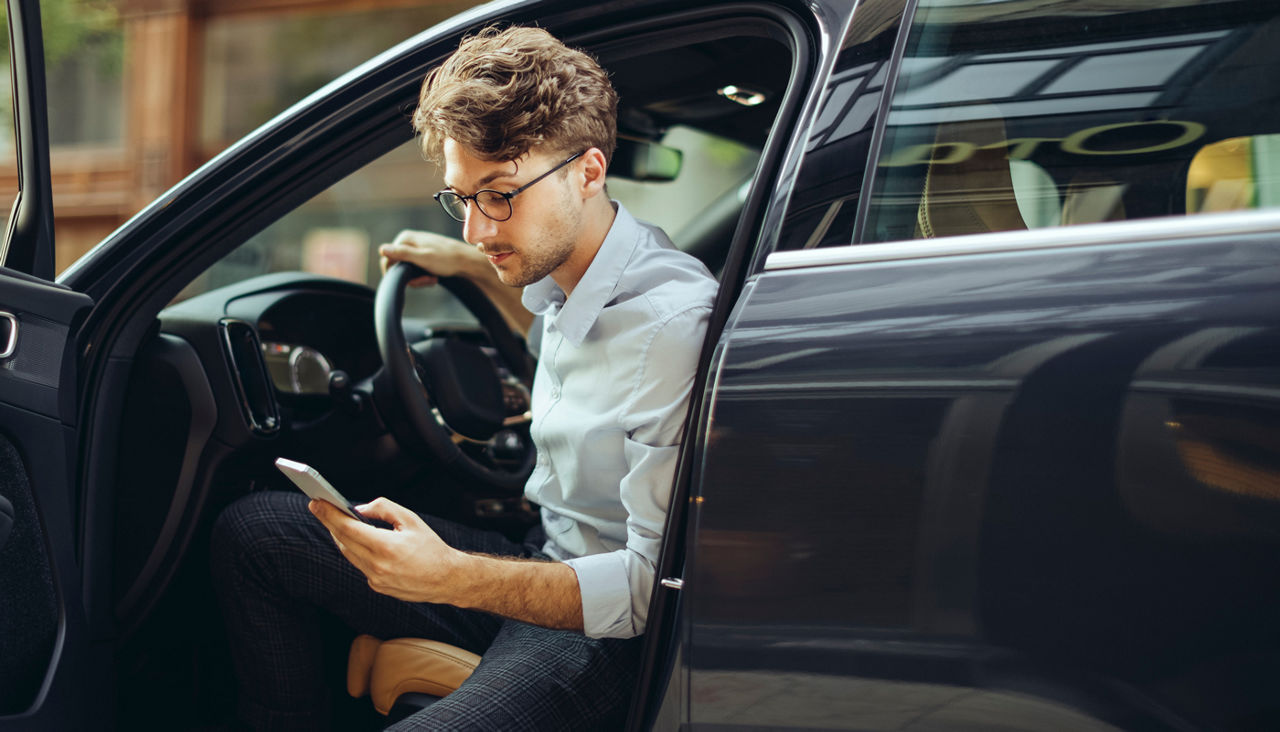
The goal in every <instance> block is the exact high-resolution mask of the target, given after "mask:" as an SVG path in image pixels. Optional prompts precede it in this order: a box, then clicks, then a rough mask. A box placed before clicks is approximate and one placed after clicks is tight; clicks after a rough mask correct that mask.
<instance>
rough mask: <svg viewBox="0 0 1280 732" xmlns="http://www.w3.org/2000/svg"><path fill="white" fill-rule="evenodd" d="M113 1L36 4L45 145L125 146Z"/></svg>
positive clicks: (119, 34) (120, 50)
mask: <svg viewBox="0 0 1280 732" xmlns="http://www.w3.org/2000/svg"><path fill="white" fill-rule="evenodd" d="M117 6H118V2H117V1H116V0H41V3H40V24H41V28H42V30H43V34H44V57H45V76H46V79H45V82H46V87H47V89H48V94H49V144H50V145H52V146H53V147H72V146H114V147H118V146H120V145H121V144H122V143H123V140H124V30H123V26H122V25H121V23H120V15H119V12H118V9H117Z"/></svg>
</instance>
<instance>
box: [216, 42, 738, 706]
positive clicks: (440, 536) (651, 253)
mask: <svg viewBox="0 0 1280 732" xmlns="http://www.w3.org/2000/svg"><path fill="white" fill-rule="evenodd" d="M616 110H617V94H616V93H615V91H614V90H613V88H612V86H611V85H610V82H609V79H608V76H607V74H606V73H605V71H604V70H603V69H601V68H600V66H599V65H598V64H597V63H596V62H595V61H594V60H593V59H592V58H590V57H589V56H587V55H586V54H584V53H582V52H579V51H576V50H571V49H569V48H567V47H565V46H564V45H563V44H562V43H560V42H559V41H558V40H556V39H555V38H553V37H551V36H550V35H549V34H547V33H546V32H545V31H542V30H539V29H534V28H510V29H507V30H505V31H502V32H499V31H497V30H495V29H489V30H486V31H484V32H481V33H480V34H478V35H476V36H473V37H470V38H468V39H466V40H464V41H463V42H462V44H461V45H460V46H459V48H458V50H457V51H456V52H455V53H454V54H453V55H452V56H450V57H449V58H448V59H447V60H446V61H445V62H444V63H443V65H441V66H440V67H439V68H437V69H435V70H433V71H432V72H431V73H430V74H429V75H428V76H427V78H426V80H425V81H424V83H423V87H422V94H421V97H420V99H419V104H418V108H417V110H416V112H415V114H414V120H413V123H414V128H415V129H416V130H417V131H418V132H419V133H420V134H421V135H422V145H423V149H424V151H425V153H426V154H427V156H428V157H429V158H431V159H432V160H433V161H435V162H437V163H440V162H442V163H443V168H444V179H445V182H446V185H447V186H448V187H447V189H446V190H444V191H441V192H440V193H438V194H437V195H436V199H437V200H438V201H439V202H440V203H441V205H442V206H443V207H444V209H445V211H447V212H448V213H449V214H450V215H451V216H453V217H454V218H456V219H458V220H460V221H462V222H463V237H464V238H465V239H466V242H467V243H468V244H470V245H472V246H468V245H467V244H464V243H462V242H458V241H455V240H451V239H446V238H444V237H440V236H436V235H432V234H427V233H421V232H405V233H403V234H401V235H400V236H399V237H398V238H397V240H396V242H395V243H394V244H392V245H389V246H386V247H383V249H382V254H383V257H384V265H385V264H386V263H388V262H395V261H409V262H413V263H416V264H418V265H421V266H422V267H424V268H425V269H427V270H428V271H430V272H432V273H433V274H434V275H438V276H449V275H461V276H464V277H467V278H468V279H471V280H472V281H475V282H476V283H477V284H479V285H480V286H481V288H482V289H483V290H485V291H486V292H487V293H489V294H490V296H491V297H492V298H493V299H494V300H495V302H497V304H498V305H499V307H500V308H501V309H502V310H503V311H504V313H505V314H506V315H507V317H508V320H509V321H512V322H518V323H522V324H526V325H527V324H528V323H529V322H530V321H531V320H532V316H531V315H530V313H534V314H537V315H539V316H541V323H540V326H539V327H535V328H534V330H533V332H532V333H531V334H530V335H531V338H530V342H531V344H533V345H534V350H535V352H536V353H537V354H538V356H539V361H538V368H537V374H536V377H535V379H534V388H533V423H532V436H533V439H534V443H535V445H536V447H537V452H538V460H537V466H536V468H535V469H534V472H533V474H532V476H531V477H530V478H529V480H528V483H527V485H526V488H525V494H526V495H527V497H528V498H529V499H530V500H531V501H532V502H534V503H536V504H537V505H539V506H540V507H541V517H542V521H541V525H540V526H538V527H536V528H535V529H534V531H533V532H531V534H530V535H529V536H528V537H526V539H525V541H524V542H523V543H517V542H512V541H510V540H508V539H507V538H506V537H504V536H502V535H500V534H498V533H495V532H485V531H480V530H477V529H473V528H468V527H464V526H460V525H457V524H453V523H450V522H448V521H444V520H442V519H439V518H435V517H429V516H419V515H418V514H416V513H414V512H412V511H410V510H408V509H406V508H404V507H402V506H399V505H397V504H395V503H393V502H391V501H389V500H387V499H385V498H379V499H377V500H375V501H373V502H371V503H369V504H367V505H365V506H362V507H360V510H361V511H362V512H363V513H364V514H366V515H367V516H369V517H372V518H375V519H380V520H382V521H385V522H387V523H388V524H390V526H391V529H390V530H387V529H384V528H376V527H373V526H370V525H367V524H362V523H360V522H358V521H355V520H354V519H351V518H349V517H347V516H346V515H345V514H343V513H342V512H340V511H339V510H338V509H336V508H335V507H333V506H331V505H329V504H326V503H324V502H319V501H317V502H312V503H310V504H309V505H308V504H307V501H306V498H305V497H304V496H303V495H301V494H299V493H291V492H277V491H268V492H262V493H255V494H253V495H250V496H247V497H245V498H243V499H241V500H240V501H238V502H237V503H236V504H234V505H233V506H231V507H230V508H229V509H228V510H227V511H226V512H225V513H224V514H223V516H222V517H221V518H220V520H219V522H218V525H217V527H216V528H215V532H214V539H213V541H214V559H213V562H214V578H215V582H216V584H217V589H218V593H219V598H220V602H221V605H222V608H223V612H224V615H225V617H226V621H227V624H228V627H229V633H230V637H231V642H232V646H233V657H234V659H235V664H236V670H237V674H238V677H239V682H240V685H239V688H240V709H239V713H240V716H241V718H242V719H243V720H244V721H246V722H247V723H249V724H250V725H251V726H254V727H256V728H263V729H265V728H270V729H308V730H313V729H320V728H324V727H326V726H327V725H328V724H329V711H328V706H327V702H326V699H327V695H328V688H327V687H328V686H329V685H330V684H329V682H327V681H326V679H325V678H324V677H323V674H322V672H321V669H322V668H323V663H322V659H321V656H322V647H321V646H322V643H321V633H320V631H319V628H320V626H321V624H322V623H324V622H327V620H328V619H329V618H331V617H334V616H336V617H337V618H338V619H339V620H341V621H342V622H343V623H345V624H346V625H347V626H349V627H350V628H351V629H352V630H354V631H357V632H360V633H368V634H371V635H374V636H377V637H379V638H384V639H386V638H395V637H404V636H413V637H424V638H431V639H435V640H440V641H443V642H446V643H450V644H453V645H456V646H459V647H462V648H464V649H467V650H470V651H473V652H475V653H478V654H481V655H482V656H483V660H482V661H481V663H480V665H479V666H478V667H477V668H476V670H475V672H474V673H473V674H472V675H471V677H470V678H469V679H468V680H467V681H466V682H465V683H464V684H462V686H461V687H460V688H458V689H457V691H455V692H453V693H452V694H450V695H449V696H448V697H447V698H445V699H443V700H441V701H439V702H437V703H435V704H433V705H431V706H429V707H427V708H425V709H424V710H422V711H420V712H418V713H416V714H414V715H412V716H410V717H408V718H407V719H405V720H404V721H402V722H401V723H399V724H397V725H396V729H407V728H423V729H458V728H468V729H470V728H475V729H502V730H516V729H556V730H564V729H578V728H591V729H596V728H602V727H603V728H613V727H617V726H619V725H620V724H621V722H622V721H623V719H624V718H625V715H626V711H627V703H628V697H629V695H630V691H631V688H632V685H633V682H634V679H635V674H636V672H637V665H638V660H639V650H640V646H639V638H638V636H639V635H640V634H641V633H642V632H643V631H644V627H645V619H646V618H645V616H646V612H647V609H648V603H649V595H650V590H651V588H652V586H653V580H654V570H655V564H656V561H657V558H658V552H659V548H660V545H661V539H662V536H661V533H662V528H663V524H664V520H665V516H666V511H667V504H668V501H669V497H670V490H671V486H672V480H673V476H674V469H675V463H676V454H677V452H678V449H679V442H680V439H681V432H682V429H683V422H684V417H685V412H686V410H687V404H688V398H689V391H690V387H691V384H692V380H693V375H694V371H695V369H696V365H697V359H698V353H699V350H700V348H701V344H702V340H703V335H704V333H705V330H706V324H707V318H708V316H709V314H710V308H711V302H712V298H713V296H714V293H715V288H716V285H715V281H714V280H713V279H712V277H711V276H710V274H709V273H708V272H707V270H706V268H705V267H703V266H702V265H701V264H700V263H699V262H698V261H697V260H695V259H693V258H692V257H689V256H687V255H685V254H682V253H680V252H679V251H677V250H675V249H674V248H673V247H672V245H671V243H670V241H669V240H668V239H667V237H666V236H665V235H664V234H663V233H662V232H661V231H659V230H657V229H655V228H652V227H650V226H647V225H645V224H642V223H639V222H637V221H636V220H635V219H634V218H632V216H631V214H629V213H628V212H627V210H626V209H625V208H623V207H622V206H621V205H619V204H618V203H616V202H613V201H611V200H610V199H609V198H608V194H607V192H606V190H605V171H606V169H607V167H608V164H609V159H610V156H611V155H612V154H613V150H614V146H615V133H616ZM426 279H427V280H430V279H431V278H426ZM419 284H422V282H419ZM521 287H523V288H524V290H523V293H522V294H521V292H520V290H519V289H517V288H521ZM521 305H523V307H521ZM308 508H309V509H310V512H311V513H314V515H315V518H319V521H316V520H315V518H313V517H312V516H310V515H307V509H308Z"/></svg>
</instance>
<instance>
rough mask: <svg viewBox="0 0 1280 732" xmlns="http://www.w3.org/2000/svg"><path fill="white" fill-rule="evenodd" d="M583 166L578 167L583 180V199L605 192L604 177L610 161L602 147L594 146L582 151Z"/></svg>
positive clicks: (581, 163) (581, 161)
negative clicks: (606, 159) (605, 156)
mask: <svg viewBox="0 0 1280 732" xmlns="http://www.w3.org/2000/svg"><path fill="white" fill-rule="evenodd" d="M579 161H580V165H581V167H580V168H578V170H579V171H580V175H581V176H582V177H581V178H580V180H581V181H582V188H581V191H582V199H583V200H584V201H585V200H586V199H588V198H594V197H595V196H597V195H600V194H601V193H603V192H604V179H605V174H606V173H607V171H608V166H609V164H608V162H606V161H605V159H604V153H603V152H601V151H600V148H598V147H593V148H590V149H588V150H587V151H586V152H584V153H582V157H581V158H579Z"/></svg>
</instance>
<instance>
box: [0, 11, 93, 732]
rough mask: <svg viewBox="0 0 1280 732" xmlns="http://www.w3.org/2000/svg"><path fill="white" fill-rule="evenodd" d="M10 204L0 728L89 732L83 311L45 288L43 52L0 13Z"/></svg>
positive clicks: (0, 508)
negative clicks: (81, 421)
mask: <svg viewBox="0 0 1280 732" xmlns="http://www.w3.org/2000/svg"><path fill="white" fill-rule="evenodd" d="M8 18H9V23H10V28H9V33H10V39H11V42H10V54H11V55H10V65H11V69H12V81H13V103H14V110H15V113H14V117H15V119H14V127H15V130H16V133H17V134H16V137H17V150H18V170H19V180H20V191H19V192H18V195H17V200H16V201H15V202H14V205H13V208H12V212H11V214H10V217H9V222H8V226H7V228H6V231H5V238H4V242H3V248H2V249H0V258H2V259H3V267H2V268H0V729H4V730H22V729H50V728H58V729H71V728H86V729H87V728H90V727H93V726H95V722H94V721H93V720H95V719H98V718H100V715H101V714H102V713H103V712H104V711H105V710H106V709H107V708H108V707H107V704H106V702H105V701H103V698H104V697H105V696H106V694H105V692H106V691H107V690H108V689H109V688H110V677H109V675H106V674H105V673H96V671H103V672H108V671H109V666H107V665H106V664H104V663H98V662H95V653H96V654H97V660H98V661H102V660H104V659H105V658H107V655H106V654H105V652H104V651H103V650H101V649H99V650H96V651H95V650H94V648H93V643H92V641H91V637H90V632H89V629H88V624H87V622H86V614H85V611H84V605H83V603H82V600H81V598H82V593H81V577H80V571H79V562H78V561H77V558H76V524H75V521H74V520H73V517H74V516H75V507H74V505H73V496H74V494H75V491H74V486H75V481H76V473H77V471H76V456H77V454H78V449H79V441H78V439H77V430H76V424H77V416H78V415H77V410H78V406H79V398H78V394H77V391H76V368H75V365H76V350H75V340H74V336H75V329H74V326H75V323H76V320H77V318H78V317H80V315H81V314H82V313H83V312H84V311H85V310H86V309H87V308H88V307H89V306H90V305H91V304H92V301H91V300H90V298H88V297H86V296H85V295H83V294H80V293H77V292H74V291H72V290H70V289H68V288H66V287H62V286H59V285H57V284H55V283H54V282H53V281H52V280H53V274H54V272H53V264H54V255H53V252H54V246H53V244H54V242H53V209H52V200H51V193H50V179H49V150H48V135H47V126H46V113H45V87H44V69H43V43H42V39H41V36H40V17H39V6H38V4H37V2H35V0H9V2H8Z"/></svg>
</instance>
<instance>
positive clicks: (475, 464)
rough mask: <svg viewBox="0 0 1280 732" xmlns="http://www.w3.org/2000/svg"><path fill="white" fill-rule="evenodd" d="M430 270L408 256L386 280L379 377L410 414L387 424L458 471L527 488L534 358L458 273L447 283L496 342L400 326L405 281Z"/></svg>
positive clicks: (394, 402) (378, 322)
mask: <svg viewBox="0 0 1280 732" xmlns="http://www.w3.org/2000/svg"><path fill="white" fill-rule="evenodd" d="M423 274H425V272H424V271H423V270H422V269H420V268H418V267H416V266H414V265H411V264H409V263H407V262H401V263H398V264H396V265H394V266H393V267H391V268H390V269H389V270H388V271H387V275H386V276H385V277H384V278H383V280H382V282H381V284H379V286H378V293H377V299H376V300H375V304H374V311H375V313H374V317H375V327H376V330H377V335H378V348H379V351H380V353H381V355H382V358H383V370H384V375H385V378H382V379H379V383H380V384H383V385H384V386H383V391H384V392H387V393H384V394H382V395H381V396H382V397H383V398H381V399H379V403H380V405H384V406H386V407H388V408H390V409H392V410H393V411H395V412H397V413H398V415H397V416H399V417H402V418H403V419H390V420H388V424H389V425H390V426H391V429H392V433H393V434H394V435H395V437H396V439H397V441H399V442H400V443H401V444H402V445H403V446H404V447H406V449H411V450H417V451H419V452H423V453H425V454H426V455H429V456H432V457H434V458H436V459H437V460H438V461H440V462H441V463H442V464H443V465H444V466H445V467H446V468H448V469H449V470H451V471H453V472H454V473H455V474H456V475H458V476H459V477H462V478H468V479H472V480H478V481H483V482H485V483H489V484H491V485H493V486H496V487H500V488H504V489H509V490H513V491H515V490H519V489H521V488H523V487H524V482H525V480H527V479H528V477H529V474H530V473H531V472H532V470H533V465H534V462H535V455H534V447H533V441H532V439H530V437H529V434H528V425H529V423H530V422H531V421H532V414H531V404H532V401H531V398H530V393H529V387H528V386H527V385H528V384H529V383H531V382H532V379H533V362H532V358H531V357H530V356H529V354H528V352H527V351H526V350H525V348H524V344H523V341H522V340H521V339H520V338H519V337H517V336H516V335H515V334H514V333H512V332H511V330H510V328H509V327H508V326H507V324H506V321H505V320H504V319H503V318H502V315H501V314H500V313H499V312H498V310H497V308H496V307H494V306H493V303H491V302H489V300H488V298H486V297H485V296H484V295H483V294H482V293H481V292H480V290H479V289H478V288H477V287H476V286H475V285H473V284H472V283H470V282H468V281H466V280H463V279H460V278H456V277H442V278H440V279H439V282H440V285H442V286H443V287H445V288H446V289H447V290H449V291H450V292H452V293H453V294H454V295H455V296H456V297H457V298H458V299H459V300H460V301H462V303H463V305H464V306H466V308H467V309H468V310H470V311H471V313H472V314H473V315H475V316H476V319H477V320H478V321H479V322H480V325H481V327H482V328H483V329H484V331H485V334H486V336H487V339H488V341H489V343H490V344H492V348H488V347H484V346H480V345H477V344H475V343H472V342H469V341H465V340H462V339H459V338H451V337H436V338H429V339H428V340H426V341H422V342H419V343H415V344H413V345H412V346H410V345H409V344H408V343H407V342H406V340H407V339H406V337H405V334H404V329H403V328H402V327H401V318H402V316H403V311H404V294H405V288H406V287H407V286H408V283H409V282H410V281H411V280H413V279H416V278H417V277H420V276H422V275H423ZM495 353H496V354H497V359H495V358H494V355H493V354H495ZM375 395H376V394H375Z"/></svg>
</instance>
